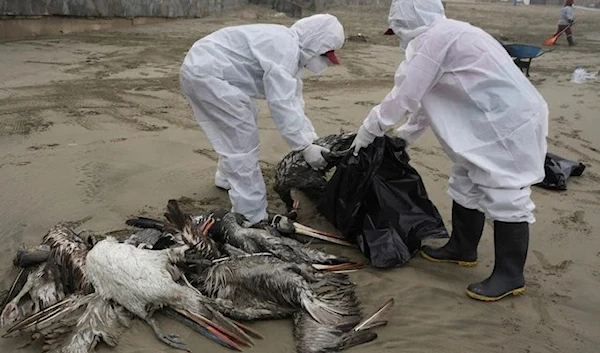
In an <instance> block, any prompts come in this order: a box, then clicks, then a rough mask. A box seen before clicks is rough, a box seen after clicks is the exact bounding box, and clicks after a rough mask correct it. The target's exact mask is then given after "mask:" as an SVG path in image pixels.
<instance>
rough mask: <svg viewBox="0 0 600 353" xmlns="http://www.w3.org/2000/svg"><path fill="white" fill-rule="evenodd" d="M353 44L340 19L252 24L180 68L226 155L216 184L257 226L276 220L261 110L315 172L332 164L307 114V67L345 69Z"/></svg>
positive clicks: (218, 39) (228, 31) (221, 37)
mask: <svg viewBox="0 0 600 353" xmlns="http://www.w3.org/2000/svg"><path fill="white" fill-rule="evenodd" d="M344 40H345V36H344V28H343V27H342V25H341V23H340V22H339V21H338V20H337V18H336V17H335V16H332V15H329V14H319V15H314V16H310V17H305V18H303V19H300V20H298V21H297V22H296V23H294V24H293V25H292V26H291V27H289V28H288V27H285V26H281V25H276V24H251V25H242V26H234V27H226V28H223V29H220V30H218V31H216V32H214V33H212V34H210V35H208V36H206V37H204V38H202V39H200V40H198V41H197V42H195V43H194V44H193V46H192V47H191V49H190V50H189V51H188V53H187V55H186V57H185V59H184V61H183V63H182V65H181V69H180V83H181V88H182V91H183V93H184V95H185V96H186V97H187V99H188V101H189V103H190V105H191V107H192V110H193V112H194V115H195V117H196V119H197V121H198V123H199V125H200V127H201V128H202V129H203V130H204V132H205V134H206V136H207V138H208V139H209V140H210V142H211V144H212V146H213V148H214V149H215V151H216V152H217V153H218V154H219V161H218V164H217V171H216V173H215V185H216V186H217V187H220V188H223V189H226V190H229V198H230V200H231V204H232V211H234V212H238V213H241V214H242V215H244V216H245V217H246V218H247V219H248V220H249V221H250V222H251V223H252V224H256V223H258V222H261V221H263V220H266V219H267V218H268V215H267V195H266V187H265V182H264V179H263V176H262V173H261V170H260V166H259V133H258V125H257V118H258V105H257V103H256V100H255V99H266V101H267V103H268V106H269V110H270V112H271V116H272V117H273V120H274V122H275V124H276V126H277V128H278V130H279V131H280V133H281V134H282V136H283V138H284V140H285V141H286V142H287V144H288V145H289V146H290V148H291V149H292V150H293V151H302V153H303V156H304V159H305V160H306V161H307V162H308V163H309V164H310V165H311V167H313V168H314V169H317V170H318V169H321V168H323V167H324V166H325V165H326V162H325V159H324V158H323V156H322V154H321V152H322V151H326V149H324V148H322V147H320V146H317V145H314V144H313V141H314V140H315V139H317V137H318V136H317V134H316V133H315V129H314V127H313V125H312V123H311V122H310V120H309V119H308V118H307V117H306V115H305V114H304V100H303V98H302V87H303V84H302V73H303V68H306V69H308V70H310V71H311V72H313V73H315V74H320V73H322V72H323V71H324V70H325V69H326V68H327V67H328V66H329V64H330V63H331V64H339V61H338V59H337V56H336V54H335V50H338V49H340V48H341V47H342V45H343V43H344Z"/></svg>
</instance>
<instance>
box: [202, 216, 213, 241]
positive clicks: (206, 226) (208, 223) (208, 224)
mask: <svg viewBox="0 0 600 353" xmlns="http://www.w3.org/2000/svg"><path fill="white" fill-rule="evenodd" d="M214 225H215V219H214V218H213V216H212V215H210V216H209V217H208V219H207V220H206V221H204V223H202V225H200V231H201V232H202V235H204V236H205V237H207V236H208V232H209V231H210V230H211V228H212V227H213V226H214Z"/></svg>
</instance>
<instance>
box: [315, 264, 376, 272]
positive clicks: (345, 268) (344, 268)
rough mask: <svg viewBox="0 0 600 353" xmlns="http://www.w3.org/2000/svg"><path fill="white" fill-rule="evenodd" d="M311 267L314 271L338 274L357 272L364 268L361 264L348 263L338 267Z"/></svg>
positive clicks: (316, 265) (319, 265) (318, 265)
mask: <svg viewBox="0 0 600 353" xmlns="http://www.w3.org/2000/svg"><path fill="white" fill-rule="evenodd" d="M312 267H313V268H314V269H315V270H323V271H331V272H340V271H354V270H359V269H361V268H363V267H365V264H363V263H354V262H348V263H345V264H339V265H321V264H313V265H312Z"/></svg>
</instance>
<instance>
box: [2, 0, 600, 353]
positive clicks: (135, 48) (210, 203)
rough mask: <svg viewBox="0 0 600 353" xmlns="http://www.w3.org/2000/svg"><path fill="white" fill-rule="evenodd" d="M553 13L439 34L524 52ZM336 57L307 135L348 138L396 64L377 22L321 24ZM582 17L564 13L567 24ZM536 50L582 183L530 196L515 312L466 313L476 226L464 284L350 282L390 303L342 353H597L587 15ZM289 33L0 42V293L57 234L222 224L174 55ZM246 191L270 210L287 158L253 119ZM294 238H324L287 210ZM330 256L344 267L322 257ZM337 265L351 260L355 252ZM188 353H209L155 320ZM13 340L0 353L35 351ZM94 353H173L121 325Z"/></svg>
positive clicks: (538, 77)
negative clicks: (130, 223) (583, 73)
mask: <svg viewBox="0 0 600 353" xmlns="http://www.w3.org/2000/svg"><path fill="white" fill-rule="evenodd" d="M558 11H559V8H558V7H544V6H529V7H527V6H517V7H513V6H512V5H510V4H498V3H495V4H494V3H457V2H449V3H448V4H447V12H448V16H449V17H453V18H458V19H461V20H467V21H469V22H471V23H473V24H475V25H478V26H481V27H483V28H484V29H486V30H487V31H489V32H490V33H491V34H492V35H494V36H496V38H498V39H501V40H503V41H506V42H517V43H529V44H535V45H539V44H541V42H542V41H543V40H544V39H546V38H548V37H550V36H551V35H552V34H553V33H554V31H555V28H556V25H555V24H556V20H557V17H558ZM330 12H331V13H333V14H336V15H338V16H339V18H340V20H341V21H342V23H343V24H344V26H345V29H346V35H347V36H352V35H356V34H357V33H362V34H363V35H366V36H367V42H363V41H348V42H347V43H346V45H345V46H344V48H343V49H342V50H341V51H340V52H339V57H340V60H341V61H342V63H343V65H342V66H340V67H335V68H331V69H330V70H328V71H327V72H326V73H325V74H324V75H322V76H319V77H314V76H310V75H307V78H306V80H305V92H304V97H305V100H306V112H307V115H308V116H309V118H310V119H312V121H313V123H314V125H315V127H316V129H317V132H318V133H319V134H320V135H326V134H329V133H336V132H338V131H340V129H345V130H356V129H358V127H359V126H360V124H361V122H362V120H363V119H364V117H365V116H366V114H367V113H368V111H369V109H370V108H371V107H372V106H373V105H375V104H377V103H378V102H379V101H380V100H381V99H382V98H383V97H384V96H385V95H386V94H387V93H388V91H389V89H391V88H392V85H393V74H394V71H395V69H396V66H397V64H398V63H399V62H400V61H401V60H402V58H403V54H402V51H401V50H400V49H399V48H398V46H397V39H396V38H394V37H388V36H385V37H384V36H382V35H381V33H382V32H383V31H384V30H385V29H386V28H387V9H378V10H372V9H368V8H363V7H358V8H352V7H351V8H346V9H333V10H331V11H330ZM583 12H584V11H583V10H579V9H577V11H576V15H581V14H582V13H583ZM586 18H587V19H586V21H585V22H582V24H581V25H580V26H577V28H576V29H575V31H574V38H575V40H576V41H578V43H579V45H578V46H576V47H574V48H569V47H567V45H566V39H565V38H564V37H562V38H560V39H559V43H560V45H557V46H555V47H554V49H555V50H554V51H553V52H551V53H547V54H544V55H543V56H541V57H539V58H537V59H534V61H533V64H532V68H531V77H530V79H531V81H532V82H534V83H535V85H536V86H537V87H538V89H539V90H540V92H541V93H542V94H543V96H544V97H545V98H546V99H547V101H548V104H549V106H550V134H549V137H548V142H549V151H550V152H553V153H556V154H559V155H561V156H564V157H567V158H570V159H574V160H580V161H582V162H583V163H585V164H586V165H587V169H586V170H585V172H584V174H583V176H582V177H580V178H572V179H570V180H569V185H568V191H566V192H554V191H547V190H542V189H540V188H534V190H533V199H534V201H535V203H536V205H537V209H536V211H535V215H536V217H537V223H536V224H534V225H533V226H532V228H531V243H530V250H529V256H528V260H527V264H526V278H527V281H528V282H527V283H528V287H527V292H526V295H525V296H522V297H518V298H509V299H507V300H503V301H501V302H498V303H493V304H487V303H479V302H476V301H473V300H471V299H469V298H468V297H467V296H466V295H465V293H464V290H465V287H466V286H467V285H468V284H469V283H472V282H475V281H479V280H481V279H483V278H485V277H486V276H487V275H488V274H489V273H490V271H491V270H492V267H493V260H494V259H493V238H492V229H491V224H489V223H488V224H487V226H486V229H485V233H484V237H483V239H482V242H481V245H480V247H479V253H480V261H481V262H480V264H479V265H478V266H477V267H475V268H471V269H468V268H458V267H455V266H452V265H438V264H433V263H430V262H427V261H426V260H424V259H422V258H420V257H416V258H414V259H413V260H411V261H410V262H409V263H408V264H407V265H406V266H405V267H403V268H398V269H393V270H375V269H365V270H362V271H359V272H357V273H355V274H352V278H353V279H354V280H355V281H356V282H357V283H358V285H359V287H358V295H359V297H360V299H361V301H362V302H363V303H364V305H365V308H366V310H367V311H371V310H373V309H375V308H376V307H378V306H379V305H380V304H382V303H383V302H384V301H385V300H386V299H387V298H389V297H393V298H395V299H396V306H395V307H394V309H393V311H392V312H391V314H390V322H389V324H388V326H386V327H384V328H380V329H378V330H377V332H378V333H379V338H378V339H377V340H376V341H374V342H372V343H369V344H366V345H363V346H360V347H356V348H353V349H351V350H348V352H356V353H358V352H400V351H402V352H557V353H559V352H560V353H564V352H590V353H591V352H597V351H598V348H597V347H598V346H599V345H600V338H598V335H597V333H598V332H600V320H598V314H599V313H600V309H599V308H600V294H599V292H600V238H598V237H597V236H596V234H598V230H600V217H599V216H600V186H599V185H600V169H599V167H598V165H599V163H600V140H599V139H598V135H599V133H600V121H599V120H598V116H599V115H598V111H599V110H600V99H599V98H600V79H598V80H596V81H592V82H588V83H583V84H575V83H570V82H569V80H570V76H571V73H572V72H573V70H574V69H575V68H576V67H577V66H584V67H585V68H586V69H588V70H590V71H597V70H599V69H600V56H599V55H598V52H599V50H600V13H598V12H592V11H588V12H586ZM254 22H272V23H281V24H286V25H290V24H291V23H293V19H289V18H285V17H279V16H276V15H275V14H274V13H273V12H269V11H267V10H265V9H262V8H258V7H253V6H249V7H247V8H244V9H241V10H239V11H235V12H233V13H231V14H228V15H224V16H220V17H213V18H205V19H197V20H182V21H175V22H168V23H164V24H152V25H144V26H138V27H134V28H129V29H125V30H114V31H95V32H85V33H73V34H69V35H64V36H52V37H43V38H42V37H40V38H35V39H29V40H20V41H8V42H4V43H0V67H2V70H0V151H1V152H0V181H1V183H0V194H1V195H2V198H1V200H2V205H1V207H0V224H1V225H2V227H1V228H0V240H1V241H2V244H3V246H2V248H1V249H0V290H3V289H6V288H8V287H9V286H10V283H11V281H12V279H13V278H14V276H15V275H16V273H17V271H16V269H15V268H14V267H13V266H12V258H13V257H14V255H15V254H16V251H17V249H18V247H19V246H20V245H21V244H26V245H30V246H34V245H36V244H38V243H39V241H40V240H41V239H42V237H43V235H44V234H45V232H46V230H47V229H48V228H49V227H50V226H52V225H54V224H56V223H58V222H60V221H70V222H74V225H76V226H77V229H89V230H92V231H94V232H97V233H99V234H105V233H109V232H116V233H117V234H120V231H121V230H123V229H125V228H127V227H126V226H125V223H124V222H125V220H126V219H127V218H128V217H130V216H137V215H146V216H152V217H162V216H161V215H162V213H163V212H164V209H165V207H166V203H167V200H168V199H170V198H176V199H180V200H181V202H182V204H183V205H184V206H185V207H186V209H199V208H209V207H216V206H223V207H228V205H229V201H228V197H227V194H226V193H225V192H223V191H220V190H218V189H216V188H214V187H213V176H214V171H215V167H216V155H215V153H214V152H212V150H211V146H210V144H209V143H208V141H207V140H206V138H205V135H204V133H203V132H202V131H201V130H200V129H199V127H198V125H197V123H196V121H195V120H194V117H193V115H192V112H191V109H190V108H189V106H188V105H187V103H186V101H185V99H184V98H183V96H182V95H181V92H180V89H179V79H178V70H179V65H180V63H181V60H182V59H183V57H184V55H185V53H186V51H187V49H188V48H189V46H190V45H191V44H192V43H193V42H194V41H195V40H196V39H198V38H200V37H201V36H203V35H206V34H208V33H210V32H211V31H213V30H216V29H218V28H220V27H222V26H226V25H235V24H244V23H254ZM260 104H261V112H260V118H259V125H260V129H261V131H260V133H261V141H262V142H261V159H262V167H263V174H264V175H265V179H266V180H267V183H268V186H269V202H270V204H269V207H270V209H271V210H272V211H274V212H281V211H282V210H283V207H282V203H281V202H280V201H279V200H277V197H276V195H275V193H274V192H273V191H272V189H271V188H270V186H271V185H272V178H273V168H274V166H275V164H276V163H277V162H278V161H279V160H280V159H281V158H282V157H283V156H284V155H285V154H286V153H287V152H288V149H287V147H286V145H285V143H284V142H283V140H282V138H281V137H280V135H279V133H278V131H277V130H276V129H275V126H274V124H273V122H272V120H271V119H270V116H269V113H268V109H267V107H266V105H265V104H264V102H261V103H260ZM409 153H410V155H411V158H412V164H413V166H415V167H416V168H417V170H418V171H419V172H420V173H421V175H422V177H423V179H424V181H425V184H426V186H427V190H428V193H429V194H430V197H431V199H432V200H433V202H434V203H435V204H436V205H437V207H438V208H439V210H440V212H441V213H442V215H443V217H444V220H445V222H446V225H447V227H448V229H450V209H451V200H450V199H449V197H448V196H447V195H446V188H447V179H448V175H449V172H450V161H449V160H448V158H447V157H446V156H445V154H444V152H443V151H442V150H441V148H440V146H439V144H438V142H437V141H436V139H435V137H434V136H433V134H432V133H431V132H427V133H426V134H425V135H424V136H423V137H422V138H421V140H419V141H418V143H416V145H415V146H413V147H412V148H411V149H410V151H409ZM303 206H304V207H303V209H302V211H301V214H300V217H302V222H303V223H305V224H308V225H311V226H313V227H320V228H327V227H328V225H327V224H326V222H324V221H323V219H322V218H321V217H319V216H318V215H316V214H315V212H314V209H313V208H312V206H311V205H309V204H307V203H306V202H304V203H303ZM327 249H329V250H331V251H332V252H346V253H347V251H346V250H344V249H341V248H340V247H337V246H327ZM350 255H351V256H353V257H355V258H356V259H360V258H361V256H360V254H359V253H352V254H350ZM160 322H161V324H162V325H163V327H164V329H165V330H166V331H169V332H178V333H179V334H180V335H181V336H182V338H183V339H184V340H185V341H186V342H187V343H188V344H189V345H190V346H191V347H193V348H194V349H193V350H194V351H195V352H226V351H227V350H225V349H223V348H221V347H219V346H217V345H216V344H214V343H212V342H210V341H208V340H207V339H204V338H203V337H201V336H199V335H197V334H195V333H193V332H192V331H190V330H189V329H187V328H185V327H183V326H182V325H180V324H178V323H175V322H173V321H171V320H169V319H166V318H164V317H160ZM252 326H253V327H254V328H256V329H258V330H260V332H262V333H263V334H264V335H265V336H266V339H265V340H262V341H257V344H256V346H255V347H254V348H253V349H247V350H246V351H248V352H261V353H270V352H292V351H294V348H293V347H294V346H293V338H292V327H291V322H290V321H267V322H260V323H255V324H252ZM27 341H28V339H27V338H26V337H22V338H18V339H0V351H2V352H37V351H39V349H40V345H39V343H35V344H33V345H30V346H27V347H25V348H22V349H19V347H21V346H23V345H24V344H25V343H26V342H27ZM98 352H126V353H134V352H175V350H171V349H169V348H167V347H166V346H164V345H163V344H162V343H160V342H158V341H157V340H156V339H155V338H154V336H153V335H152V333H151V330H150V329H149V328H148V327H147V326H146V325H145V324H143V323H141V322H135V323H134V324H133V326H132V327H131V328H130V329H129V330H128V331H127V332H126V333H125V334H124V336H123V337H122V340H121V343H120V344H119V346H118V347H117V348H115V349H109V348H107V347H106V346H105V345H101V346H100V347H99V349H98Z"/></svg>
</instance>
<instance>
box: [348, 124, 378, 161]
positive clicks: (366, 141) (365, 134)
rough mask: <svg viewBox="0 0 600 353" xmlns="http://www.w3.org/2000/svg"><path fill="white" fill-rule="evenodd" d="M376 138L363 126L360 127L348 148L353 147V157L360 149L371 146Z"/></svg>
mask: <svg viewBox="0 0 600 353" xmlns="http://www.w3.org/2000/svg"><path fill="white" fill-rule="evenodd" d="M376 137H377V136H375V135H373V134H372V133H370V132H369V131H367V129H365V127H364V125H363V126H361V127H360V129H358V133H357V134H356V137H355V138H354V141H352V146H350V148H352V147H354V155H355V156H358V151H360V149H361V148H364V147H367V146H368V145H370V144H372V143H373V141H374V140H375V138H376Z"/></svg>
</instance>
